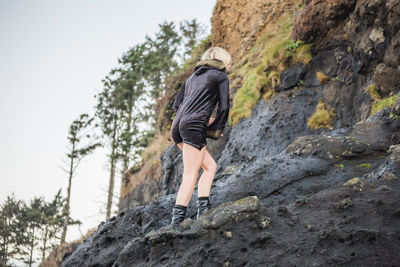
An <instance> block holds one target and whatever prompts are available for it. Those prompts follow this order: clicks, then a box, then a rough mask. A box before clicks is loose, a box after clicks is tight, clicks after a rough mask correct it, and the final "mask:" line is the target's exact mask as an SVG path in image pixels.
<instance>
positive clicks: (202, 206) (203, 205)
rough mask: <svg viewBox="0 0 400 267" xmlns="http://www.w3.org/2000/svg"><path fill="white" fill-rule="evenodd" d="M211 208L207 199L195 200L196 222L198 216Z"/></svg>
mask: <svg viewBox="0 0 400 267" xmlns="http://www.w3.org/2000/svg"><path fill="white" fill-rule="evenodd" d="M210 208H211V203H210V199H209V197H199V198H197V220H198V219H199V218H200V216H201V215H202V214H203V213H204V212H206V211H207V210H209V209H210Z"/></svg>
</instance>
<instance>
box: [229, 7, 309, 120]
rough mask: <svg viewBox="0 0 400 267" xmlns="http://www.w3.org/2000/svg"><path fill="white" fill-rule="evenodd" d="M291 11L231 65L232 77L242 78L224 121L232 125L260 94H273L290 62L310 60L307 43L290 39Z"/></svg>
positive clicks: (252, 104)
mask: <svg viewBox="0 0 400 267" xmlns="http://www.w3.org/2000/svg"><path fill="white" fill-rule="evenodd" d="M292 27H293V14H286V15H284V16H282V17H281V19H280V20H279V21H278V22H277V23H276V25H275V27H274V29H273V30H271V31H270V32H268V33H266V34H264V35H263V36H261V37H260V38H258V40H257V41H256V44H255V45H254V46H253V48H252V49H251V50H250V52H249V53H247V54H246V55H245V56H244V57H243V58H242V59H241V60H240V61H239V62H238V63H237V64H235V66H234V67H233V70H234V71H233V72H232V76H233V77H236V76H241V77H243V86H242V87H241V88H239V89H238V91H237V92H236V93H235V95H234V97H233V105H232V109H231V112H230V115H229V119H228V123H229V125H231V126H233V125H235V124H236V123H238V122H239V121H240V120H241V119H242V118H248V117H250V115H251V112H252V109H253V107H254V106H255V105H256V103H257V102H258V101H259V99H260V97H263V98H264V99H265V100H267V99H269V98H270V97H272V96H273V95H274V94H275V90H274V88H275V87H276V86H279V85H280V74H281V73H282V72H283V71H284V70H285V69H286V68H287V67H288V66H290V65H292V64H296V63H298V62H303V63H305V64H306V63H308V62H309V61H310V60H311V53H310V48H311V44H304V43H303V42H301V41H300V40H292V39H291V38H290V33H291V31H292Z"/></svg>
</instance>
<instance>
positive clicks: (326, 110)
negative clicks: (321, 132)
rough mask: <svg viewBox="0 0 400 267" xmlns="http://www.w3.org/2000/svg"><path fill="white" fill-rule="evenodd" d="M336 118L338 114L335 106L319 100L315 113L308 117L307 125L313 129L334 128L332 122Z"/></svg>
mask: <svg viewBox="0 0 400 267" xmlns="http://www.w3.org/2000/svg"><path fill="white" fill-rule="evenodd" d="M335 119H336V114H335V112H334V110H333V108H330V107H329V106H328V105H327V104H325V103H324V102H322V100H318V104H317V108H316V110H315V112H314V114H313V115H312V116H311V117H310V118H309V119H308V121H307V125H308V127H310V129H312V130H316V129H319V128H329V129H332V122H333V121H334V120H335Z"/></svg>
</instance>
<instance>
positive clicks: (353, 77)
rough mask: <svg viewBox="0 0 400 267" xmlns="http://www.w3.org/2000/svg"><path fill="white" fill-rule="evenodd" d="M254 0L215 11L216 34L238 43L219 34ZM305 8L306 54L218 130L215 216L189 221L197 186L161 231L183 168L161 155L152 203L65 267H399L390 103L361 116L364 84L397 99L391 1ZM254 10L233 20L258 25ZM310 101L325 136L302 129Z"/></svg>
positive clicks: (299, 19) (395, 134)
mask: <svg viewBox="0 0 400 267" xmlns="http://www.w3.org/2000/svg"><path fill="white" fill-rule="evenodd" d="M261 2H262V1H239V0H237V1H230V2H229V4H228V1H218V3H217V6H216V10H217V11H218V12H219V13H217V14H220V16H216V15H215V14H214V16H213V27H214V28H213V38H215V40H217V41H218V40H222V38H228V39H229V38H230V40H237V38H239V40H240V37H238V36H236V35H235V34H238V33H237V32H235V29H233V30H232V32H228V31H226V29H225V28H223V27H222V26H223V25H225V26H229V27H230V25H231V24H232V22H230V19H229V18H230V17H232V16H233V14H234V8H236V7H238V6H242V7H247V8H250V7H253V5H256V4H259V3H261ZM270 2H273V1H270ZM277 2H280V4H279V5H293V3H292V2H291V1H287V2H286V3H283V2H285V1H277ZM281 2H282V3H281ZM274 3H275V2H274ZM275 4H276V3H275ZM304 4H305V6H304V8H303V10H302V11H300V12H299V14H298V15H297V16H296V19H295V22H294V25H293V26H294V31H293V34H294V35H295V36H301V37H302V38H305V40H304V41H310V40H314V42H315V44H316V45H315V48H314V50H313V51H312V54H313V58H312V60H311V61H310V63H308V64H307V65H305V66H292V67H291V68H289V69H287V70H286V71H285V72H284V73H283V74H282V75H281V80H282V81H284V83H283V84H284V85H285V86H283V88H282V89H284V90H282V91H280V92H279V93H278V94H277V95H276V96H274V97H272V98H271V99H269V100H268V101H265V100H263V99H261V100H260V101H259V102H258V104H257V105H256V106H255V108H254V109H253V111H252V115H251V116H250V117H249V118H246V119H243V120H241V121H240V122H239V123H238V124H236V125H235V126H233V127H232V128H228V127H227V128H226V133H225V136H224V139H223V141H220V143H218V146H217V147H215V148H214V149H215V150H214V151H212V154H213V155H214V156H215V158H216V160H217V164H218V170H217V173H216V176H215V179H214V182H213V186H212V188H211V194H210V200H211V205H212V209H211V210H209V211H208V212H207V213H206V214H205V215H204V216H202V218H201V219H200V220H196V219H195V218H196V212H195V200H196V196H197V188H195V191H194V193H193V196H192V199H191V200H190V202H189V206H188V214H187V219H186V220H185V221H184V222H183V223H182V225H181V227H178V228H171V227H170V226H169V223H170V221H171V210H172V207H173V205H174V204H175V194H176V191H177V189H178V187H179V185H180V181H181V177H182V170H183V166H182V158H181V157H182V154H181V152H180V151H179V149H178V148H177V147H175V146H171V147H169V148H168V149H167V150H166V151H165V152H164V154H163V155H162V160H163V176H162V187H163V196H161V197H159V198H158V199H156V200H155V201H152V202H149V203H146V204H145V205H140V206H138V205H136V206H134V207H131V208H129V209H123V210H121V211H120V213H119V215H118V216H115V217H113V218H111V219H110V220H108V221H107V222H103V223H102V224H100V225H99V227H98V230H97V231H96V232H95V233H94V234H92V235H91V236H90V237H89V238H87V239H86V240H85V241H84V242H83V243H82V244H81V245H80V246H78V247H77V248H76V249H75V251H74V253H73V254H72V255H69V256H68V257H65V260H64V261H63V264H62V266H186V265H193V266H221V265H224V266H336V265H344V266H398V265H399V262H400V254H399V253H398V251H399V248H400V229H399V227H398V226H399V224H400V208H399V207H400V180H399V178H400V119H399V118H398V115H399V113H400V112H399V110H400V109H399V103H400V102H399V101H400V100H399V99H400V97H398V98H397V102H396V103H394V104H393V106H392V107H391V108H389V107H386V108H383V109H382V110H380V111H379V112H377V113H375V114H374V115H370V114H371V113H370V111H371V105H372V104H373V102H374V101H375V100H373V99H372V97H371V96H370V95H369V93H368V92H367V90H365V88H367V87H368V86H369V85H371V84H373V83H375V84H376V88H377V92H378V93H379V94H380V96H381V97H383V98H385V97H387V96H391V95H394V94H397V93H399V91H400V87H399V83H398V81H397V79H398V77H399V75H397V74H398V73H397V72H398V71H399V67H398V66H399V62H400V58H399V57H398V55H399V54H400V45H399V41H398V39H399V34H398V32H399V31H398V30H399V29H400V3H399V2H398V1H395V0H393V1H385V0H363V1H350V0H337V1H328V0H326V1H323V0H320V1H314V0H311V1H304ZM265 5H268V4H265ZM277 5H278V4H277ZM279 5H278V6H279ZM263 8H264V6H261V7H260V11H258V13H257V14H258V15H255V14H256V13H254V12H255V11H252V12H250V11H249V12H250V13H248V12H247V13H245V14H242V13H240V16H239V15H238V17H239V20H242V19H243V18H248V17H249V16H250V15H249V14H251V16H254V18H253V17H252V21H253V20H254V21H256V20H257V19H260V20H261V18H262V15H261V14H264V13H263V11H262V10H263ZM243 10H245V9H242V11H241V12H245V11H243ZM307 12H308V13H307ZM274 14H279V10H278V9H277V10H276V11H275V13H274ZM307 14H308V16H307ZM309 14H314V15H313V16H310V15H309ZM239 26H240V25H239ZM232 27H233V26H232ZM236 27H238V25H237V26H236ZM214 33H215V34H214ZM229 34H231V35H229ZM228 35H229V36H228ZM235 36H236V37H235ZM221 42H222V41H221ZM217 44H218V42H217ZM221 44H222V43H221ZM232 45H234V44H232ZM221 46H222V45H221ZM236 46H237V47H238V44H236ZM232 49H233V48H232ZM237 49H239V48H237ZM318 72H320V73H323V74H324V75H325V76H327V77H328V79H327V81H325V82H321V81H320V80H319V78H318V74H317V73H318ZM396 75H397V76H396ZM299 80H302V81H303V83H302V84H303V85H302V86H296V87H294V85H298V84H299V83H298V82H299ZM320 99H321V100H323V102H324V103H326V104H329V105H330V106H331V107H333V108H334V111H335V114H336V120H335V121H334V123H333V125H332V128H333V129H332V130H330V129H327V128H321V129H318V130H315V131H312V130H310V129H309V127H308V126H307V120H308V118H310V116H311V115H313V113H314V112H315V109H316V105H317V103H318V101H319V100H320ZM209 145H210V148H211V147H212V144H211V143H210V144H209Z"/></svg>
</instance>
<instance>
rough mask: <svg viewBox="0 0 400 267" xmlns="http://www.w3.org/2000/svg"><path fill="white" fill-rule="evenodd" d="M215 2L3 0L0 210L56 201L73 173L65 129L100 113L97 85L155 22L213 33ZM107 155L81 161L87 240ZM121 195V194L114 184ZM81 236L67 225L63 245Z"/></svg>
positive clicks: (80, 214) (79, 184)
mask: <svg viewBox="0 0 400 267" xmlns="http://www.w3.org/2000/svg"><path fill="white" fill-rule="evenodd" d="M215 2H216V1H215V0H202V1H198V0H170V1H166V0H146V1H134V0H130V1H128V0H126V1H123V0H108V1H105V0H79V1H78V0H59V1H55V0H46V1H44V0H40V1H39V0H37V1H21V0H8V1H5V0H0V35H1V37H0V38H1V41H0V59H1V60H0V125H1V131H0V148H1V150H0V151H1V152H0V167H1V183H0V203H3V202H4V200H5V198H6V196H8V195H11V193H12V192H14V193H15V195H16V197H17V199H24V200H26V201H28V200H30V199H32V198H33V197H34V196H44V197H45V198H46V200H47V201H50V200H51V199H52V198H53V196H54V195H55V194H56V192H57V191H58V189H59V188H61V187H62V192H63V195H64V196H66V189H67V174H66V173H65V172H64V171H62V170H61V168H60V167H59V166H64V165H63V162H62V160H61V157H63V156H64V157H65V153H66V152H68V151H67V149H66V146H67V144H68V141H67V133H68V128H69V126H70V124H71V123H72V121H73V120H75V119H77V117H78V116H79V114H81V113H89V114H90V115H92V114H93V113H94V105H95V98H94V95H95V94H96V93H97V92H99V91H100V90H101V86H102V83H101V80H102V79H103V78H105V76H106V75H107V74H108V73H109V71H110V70H111V69H112V68H114V67H116V66H117V59H118V58H119V57H121V56H122V54H123V52H126V51H127V50H128V49H129V48H130V47H133V46H134V45H136V44H139V43H142V42H143V41H144V40H145V35H146V34H147V35H149V36H151V37H153V36H154V34H155V33H156V32H157V31H158V24H159V23H162V22H163V21H164V20H166V21H174V22H176V26H178V25H179V24H178V23H179V22H180V21H182V22H183V20H191V19H193V18H196V19H197V20H198V21H199V22H200V23H202V24H203V25H205V26H206V27H208V28H207V30H208V31H209V30H210V28H211V25H210V21H211V16H212V11H213V8H214V5H215ZM106 153H107V152H106V151H105V150H98V151H97V152H96V153H95V154H92V155H90V156H88V157H87V158H86V159H84V160H82V162H81V163H80V166H79V167H78V169H77V175H76V177H74V179H73V181H72V196H71V211H72V217H73V218H74V219H79V220H81V221H82V222H83V223H84V224H83V226H82V227H81V230H82V233H83V234H85V233H86V231H87V230H88V229H90V228H93V227H97V225H98V224H99V223H100V222H101V221H103V220H104V217H105V216H104V215H102V214H100V207H101V206H103V204H102V203H104V202H105V201H106V198H107V195H106V189H107V186H108V172H107V170H105V163H106V160H107V158H106V157H105V154H106ZM115 187H116V188H120V180H119V179H117V181H116V184H115ZM79 237H80V233H79V231H78V228H77V227H70V228H69V231H68V233H67V241H72V240H75V239H77V238H79Z"/></svg>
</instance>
